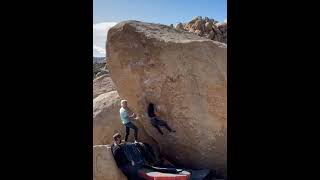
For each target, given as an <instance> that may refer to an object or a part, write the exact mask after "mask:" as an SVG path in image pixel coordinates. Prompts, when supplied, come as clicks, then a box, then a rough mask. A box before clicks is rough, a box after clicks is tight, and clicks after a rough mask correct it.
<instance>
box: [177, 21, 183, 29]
mask: <svg viewBox="0 0 320 180" xmlns="http://www.w3.org/2000/svg"><path fill="white" fill-rule="evenodd" d="M176 29H177V30H183V25H182V23H181V22H180V23H178V24H177V25H176Z"/></svg>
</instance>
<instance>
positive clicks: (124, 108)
mask: <svg viewBox="0 0 320 180" xmlns="http://www.w3.org/2000/svg"><path fill="white" fill-rule="evenodd" d="M119 112H120V120H121V122H122V124H123V125H124V126H125V127H126V134H125V141H126V142H127V141H128V137H129V134H130V129H133V130H134V142H135V143H137V141H138V128H137V126H136V125H134V124H133V123H132V122H131V119H132V118H133V117H134V116H135V114H134V113H132V114H131V115H129V114H130V110H129V108H128V102H127V100H121V108H120V111H119Z"/></svg>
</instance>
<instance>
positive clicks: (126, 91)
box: [107, 19, 227, 174]
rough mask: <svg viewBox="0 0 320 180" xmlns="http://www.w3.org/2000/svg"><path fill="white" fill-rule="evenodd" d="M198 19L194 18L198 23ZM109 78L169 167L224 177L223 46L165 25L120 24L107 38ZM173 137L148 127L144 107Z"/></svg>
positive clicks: (224, 46)
mask: <svg viewBox="0 0 320 180" xmlns="http://www.w3.org/2000/svg"><path fill="white" fill-rule="evenodd" d="M197 20H198V19H195V21H197ZM107 54H108V60H109V61H108V67H109V70H110V76H111V78H112V79H113V81H114V83H115V84H116V86H117V89H118V92H119V94H120V96H121V97H124V98H126V99H127V100H128V102H129V104H131V107H132V110H133V111H134V112H135V113H136V114H138V115H139V116H140V119H139V122H140V123H141V124H142V126H143V127H144V129H145V130H146V132H147V133H148V134H149V135H150V136H152V138H154V139H155V140H156V141H157V142H158V143H159V145H160V149H161V153H162V154H163V155H164V156H165V157H166V158H167V159H168V160H169V161H172V162H173V163H175V164H177V165H183V166H186V167H190V168H211V169H215V170H217V171H218V173H219V174H224V173H225V170H226V168H225V167H226V158H227V149H226V144H227V45H226V44H223V43H219V42H216V41H212V40H209V39H206V38H202V37H199V36H197V35H195V34H193V33H189V32H184V31H178V30H176V29H172V28H170V27H168V26H165V25H160V24H152V23H143V22H139V21H124V22H121V23H118V24H117V25H115V26H114V27H112V28H111V29H110V30H109V32H108V40H107ZM150 102H152V103H155V104H156V105H157V106H158V110H159V111H160V117H161V119H163V120H165V121H167V123H168V124H169V126H171V127H172V128H173V129H175V130H176V131H177V132H176V133H168V132H167V131H166V129H163V132H164V136H162V135H160V134H159V133H158V132H157V130H156V129H155V128H154V127H152V125H151V124H150V121H149V119H148V117H147V113H146V109H147V105H148V104H149V103H150Z"/></svg>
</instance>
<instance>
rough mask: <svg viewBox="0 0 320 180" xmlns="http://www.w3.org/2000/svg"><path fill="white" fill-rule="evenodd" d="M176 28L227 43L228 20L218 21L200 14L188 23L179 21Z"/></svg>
mask: <svg viewBox="0 0 320 180" xmlns="http://www.w3.org/2000/svg"><path fill="white" fill-rule="evenodd" d="M171 27H173V25H171ZM175 29H177V30H180V31H188V32H191V33H194V34H196V35H198V36H201V37H205V38H208V39H211V40H214V41H219V42H222V43H226V44H227V21H225V22H218V21H215V20H214V19H209V18H208V17H205V18H202V17H201V16H198V17H195V18H193V19H192V20H191V21H189V22H187V23H178V24H177V25H176V26H175Z"/></svg>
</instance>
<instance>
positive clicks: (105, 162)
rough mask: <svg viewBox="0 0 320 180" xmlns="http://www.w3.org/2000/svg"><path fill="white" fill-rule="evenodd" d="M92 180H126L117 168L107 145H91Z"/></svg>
mask: <svg viewBox="0 0 320 180" xmlns="http://www.w3.org/2000/svg"><path fill="white" fill-rule="evenodd" d="M93 180H127V177H126V176H125V175H124V174H123V173H122V171H121V170H120V169H119V168H118V166H117V164H116V161H115V160H114V157H113V155H112V151H111V147H110V146H109V145H97V146H93Z"/></svg>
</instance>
